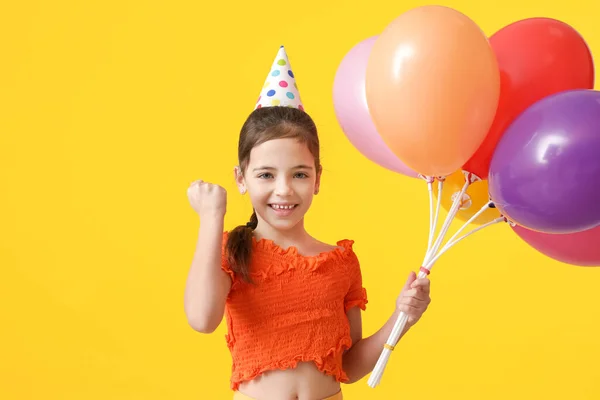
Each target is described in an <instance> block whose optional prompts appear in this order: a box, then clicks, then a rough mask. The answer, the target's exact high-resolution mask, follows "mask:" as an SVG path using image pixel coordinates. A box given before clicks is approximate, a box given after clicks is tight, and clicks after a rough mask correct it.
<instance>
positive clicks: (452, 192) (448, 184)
mask: <svg viewBox="0 0 600 400" xmlns="http://www.w3.org/2000/svg"><path fill="white" fill-rule="evenodd" d="M464 184H465V177H464V175H463V172H462V171H456V172H455V173H453V174H452V175H448V176H447V177H446V180H445V181H444V186H442V202H441V203H442V207H443V208H444V209H445V210H446V211H450V208H451V207H452V203H453V202H454V199H455V198H456V197H457V196H458V195H459V194H460V191H461V190H462V188H463V186H464ZM433 195H434V196H435V200H436V201H437V199H438V197H439V193H438V185H437V183H434V190H433ZM489 201H490V197H489V194H488V182H487V180H486V181H477V182H475V183H472V184H470V185H469V186H468V187H467V190H466V191H465V193H464V194H463V196H462V197H461V200H460V208H459V210H458V212H457V213H456V217H455V218H457V219H459V220H461V221H463V222H467V221H468V220H469V219H470V218H471V217H472V216H474V215H475V214H476V213H477V212H478V211H479V210H481V208H482V207H483V206H485V205H486V204H487V203H488V202H489ZM498 217H500V211H498V209H497V208H488V209H486V210H485V211H484V212H483V213H482V214H481V215H479V217H477V218H476V219H475V220H473V222H472V223H473V224H474V225H482V224H485V223H486V222H491V221H493V220H494V219H496V218H498Z"/></svg>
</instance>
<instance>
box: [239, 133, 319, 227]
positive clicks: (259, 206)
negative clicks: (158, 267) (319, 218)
mask: <svg viewBox="0 0 600 400" xmlns="http://www.w3.org/2000/svg"><path fill="white" fill-rule="evenodd" d="M320 177H321V173H320V171H316V170H315V159H314V157H313V155H312V154H311V152H310V150H309V149H308V147H307V146H306V145H305V144H304V143H302V142H300V141H298V140H297V139H289V138H286V139H274V140H269V141H267V142H264V143H262V144H260V145H258V146H256V147H254V148H253V149H252V151H251V152H250V161H249V163H248V167H247V169H246V171H244V174H243V175H242V174H241V173H240V171H239V169H236V181H237V184H238V187H239V189H240V192H242V193H244V192H245V191H247V192H248V195H249V196H250V201H251V202H252V205H253V207H254V210H255V211H256V215H257V216H258V219H259V223H260V222H266V223H267V224H269V225H270V226H272V227H273V228H275V229H277V230H288V229H291V228H293V227H295V226H296V225H297V224H298V222H300V221H302V219H303V218H304V214H306V212H307V211H308V209H309V208H310V205H311V203H312V199H313V196H314V195H315V194H316V193H317V192H318V189H319V183H320Z"/></svg>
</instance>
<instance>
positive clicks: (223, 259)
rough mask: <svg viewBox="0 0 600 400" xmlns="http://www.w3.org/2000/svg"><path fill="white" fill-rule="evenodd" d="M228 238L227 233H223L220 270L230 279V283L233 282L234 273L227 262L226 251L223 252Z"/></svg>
mask: <svg viewBox="0 0 600 400" xmlns="http://www.w3.org/2000/svg"><path fill="white" fill-rule="evenodd" d="M228 237H229V233H228V232H223V243H222V244H221V269H222V270H223V271H225V272H226V273H227V274H228V275H229V276H230V277H231V280H232V281H234V280H235V272H233V270H232V269H231V266H230V265H229V261H228V260H227V251H226V250H225V245H226V244H227V238H228Z"/></svg>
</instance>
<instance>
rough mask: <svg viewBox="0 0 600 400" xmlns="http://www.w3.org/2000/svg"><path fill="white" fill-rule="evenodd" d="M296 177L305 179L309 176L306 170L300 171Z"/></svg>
mask: <svg viewBox="0 0 600 400" xmlns="http://www.w3.org/2000/svg"><path fill="white" fill-rule="evenodd" d="M294 178H300V179H305V178H308V175H307V174H306V173H304V172H298V173H296V174H295V175H294Z"/></svg>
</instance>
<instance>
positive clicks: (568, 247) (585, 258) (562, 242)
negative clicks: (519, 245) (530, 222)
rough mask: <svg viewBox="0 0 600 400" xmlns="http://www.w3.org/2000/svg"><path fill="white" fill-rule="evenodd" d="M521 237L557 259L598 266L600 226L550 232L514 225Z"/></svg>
mask: <svg viewBox="0 0 600 400" xmlns="http://www.w3.org/2000/svg"><path fill="white" fill-rule="evenodd" d="M513 230H514V231H515V233H516V234H517V235H519V237H520V238H521V239H523V240H524V241H525V242H526V243H527V244H529V245H530V246H531V247H533V248H534V249H536V250H537V251H539V252H540V253H542V254H544V255H546V256H548V257H550V258H553V259H555V260H557V261H560V262H564V263H567V264H572V265H579V266H583V267H598V266H600V245H599V244H600V226H599V227H596V228H592V229H588V230H586V231H582V232H575V233H567V234H562V235H561V234H558V235H555V234H550V233H542V232H535V231H531V230H528V229H526V228H523V227H521V226H518V225H516V226H514V227H513Z"/></svg>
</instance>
